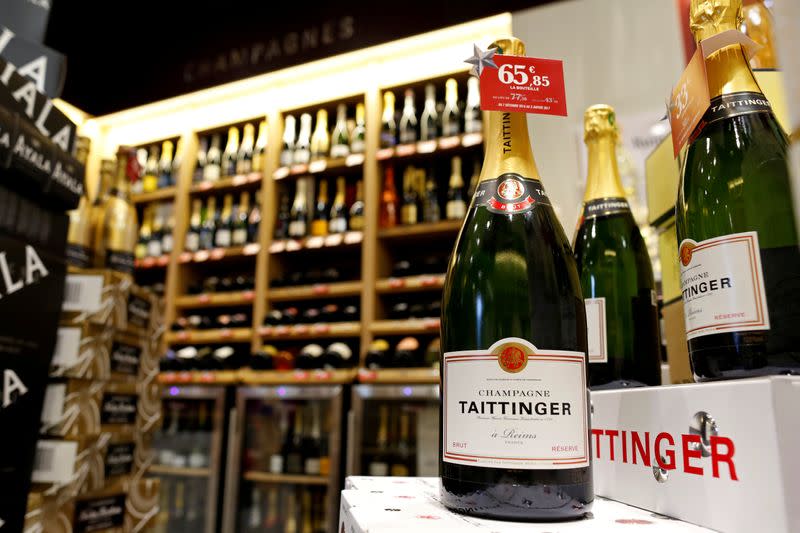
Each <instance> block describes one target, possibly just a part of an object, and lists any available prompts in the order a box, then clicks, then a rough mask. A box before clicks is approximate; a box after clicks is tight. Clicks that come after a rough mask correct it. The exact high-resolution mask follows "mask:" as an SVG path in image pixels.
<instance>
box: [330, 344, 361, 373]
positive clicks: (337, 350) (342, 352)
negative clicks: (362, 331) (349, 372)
mask: <svg viewBox="0 0 800 533" xmlns="http://www.w3.org/2000/svg"><path fill="white" fill-rule="evenodd" d="M353 363H354V361H353V350H351V349H350V347H349V346H348V345H346V344H345V343H343V342H334V343H332V344H331V345H330V346H328V348H327V349H326V350H325V366H326V367H330V368H352V366H353Z"/></svg>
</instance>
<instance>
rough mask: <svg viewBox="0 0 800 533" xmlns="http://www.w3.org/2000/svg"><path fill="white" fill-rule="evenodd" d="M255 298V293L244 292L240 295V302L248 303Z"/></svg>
mask: <svg viewBox="0 0 800 533" xmlns="http://www.w3.org/2000/svg"><path fill="white" fill-rule="evenodd" d="M255 297H256V293H254V292H253V291H244V292H243V293H242V300H245V301H248V302H252V301H253V300H254V299H255Z"/></svg>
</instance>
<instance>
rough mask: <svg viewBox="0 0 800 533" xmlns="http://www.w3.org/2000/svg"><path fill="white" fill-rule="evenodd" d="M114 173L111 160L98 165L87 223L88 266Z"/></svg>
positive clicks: (115, 167) (92, 259)
mask: <svg viewBox="0 0 800 533" xmlns="http://www.w3.org/2000/svg"><path fill="white" fill-rule="evenodd" d="M116 173H117V162H116V161H115V160H113V159H103V161H102V162H101V163H100V182H99V183H98V189H97V194H96V195H95V197H94V201H93V202H92V207H91V210H90V211H89V219H90V222H89V223H90V225H91V236H90V241H89V242H90V243H91V249H90V250H89V255H90V256H91V257H90V259H91V263H90V265H89V266H92V264H94V259H95V258H94V248H96V246H97V243H96V242H95V239H96V238H97V235H98V231H99V230H100V227H101V226H102V225H103V217H104V216H105V206H106V203H107V202H108V198H109V193H110V192H111V186H112V184H113V183H114V177H115V176H116Z"/></svg>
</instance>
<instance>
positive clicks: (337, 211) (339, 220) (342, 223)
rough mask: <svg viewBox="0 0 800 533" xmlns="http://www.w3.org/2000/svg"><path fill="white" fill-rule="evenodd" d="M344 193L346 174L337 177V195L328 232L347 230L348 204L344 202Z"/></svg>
mask: <svg viewBox="0 0 800 533" xmlns="http://www.w3.org/2000/svg"><path fill="white" fill-rule="evenodd" d="M344 194H345V181H344V176H339V177H338V178H336V196H335V197H334V199H333V205H332V206H331V215H330V219H329V221H328V233H344V232H345V231H347V205H345V203H344Z"/></svg>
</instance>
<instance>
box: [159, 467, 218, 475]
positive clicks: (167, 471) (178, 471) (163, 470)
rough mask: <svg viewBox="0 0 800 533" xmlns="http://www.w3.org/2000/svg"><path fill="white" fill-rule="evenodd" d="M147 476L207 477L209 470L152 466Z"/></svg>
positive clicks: (209, 473)
mask: <svg viewBox="0 0 800 533" xmlns="http://www.w3.org/2000/svg"><path fill="white" fill-rule="evenodd" d="M147 473H148V474H155V475H157V476H179V477H209V476H210V475H211V470H209V469H208V468H188V467H177V466H166V465H152V466H151V467H150V468H148V469H147Z"/></svg>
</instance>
